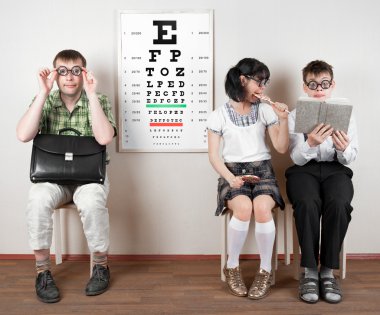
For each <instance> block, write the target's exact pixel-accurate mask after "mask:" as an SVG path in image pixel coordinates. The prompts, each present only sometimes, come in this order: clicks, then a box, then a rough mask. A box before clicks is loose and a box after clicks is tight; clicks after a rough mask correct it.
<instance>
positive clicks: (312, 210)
mask: <svg viewBox="0 0 380 315" xmlns="http://www.w3.org/2000/svg"><path fill="white" fill-rule="evenodd" d="M321 206H322V202H321V200H320V199H317V198H307V196H305V198H302V199H299V200H296V201H295V202H294V203H293V209H294V217H295V218H296V219H297V218H300V217H314V216H316V215H317V216H318V217H319V213H320V212H321Z"/></svg>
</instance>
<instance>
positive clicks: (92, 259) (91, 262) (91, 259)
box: [90, 253, 94, 278]
mask: <svg viewBox="0 0 380 315" xmlns="http://www.w3.org/2000/svg"><path fill="white" fill-rule="evenodd" d="M93 261H94V255H93V253H90V278H91V277H92V264H93Z"/></svg>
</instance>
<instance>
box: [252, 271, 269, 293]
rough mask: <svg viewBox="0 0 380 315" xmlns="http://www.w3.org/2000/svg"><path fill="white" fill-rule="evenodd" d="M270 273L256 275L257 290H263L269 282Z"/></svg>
mask: <svg viewBox="0 0 380 315" xmlns="http://www.w3.org/2000/svg"><path fill="white" fill-rule="evenodd" d="M269 277H270V273H258V274H257V275H256V277H255V287H256V288H257V289H258V290H260V291H261V290H263V289H265V286H266V283H267V282H268V281H269Z"/></svg>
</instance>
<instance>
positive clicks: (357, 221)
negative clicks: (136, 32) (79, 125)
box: [0, 0, 380, 254]
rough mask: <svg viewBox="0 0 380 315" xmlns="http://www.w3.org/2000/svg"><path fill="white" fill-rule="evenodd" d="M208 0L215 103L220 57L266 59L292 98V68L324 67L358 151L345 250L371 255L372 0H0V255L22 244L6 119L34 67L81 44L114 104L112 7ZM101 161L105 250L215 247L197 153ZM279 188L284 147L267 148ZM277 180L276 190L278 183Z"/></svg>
mask: <svg viewBox="0 0 380 315" xmlns="http://www.w3.org/2000/svg"><path fill="white" fill-rule="evenodd" d="M128 9H149V10H151V9H162V10H164V9H170V10H174V9H214V19H215V23H214V24H215V32H214V33H215V106H219V105H221V104H223V102H224V101H225V100H226V96H225V94H224V89H223V83H224V76H225V74H226V72H227V70H228V68H229V67H231V66H232V65H234V64H236V63H237V61H238V60H240V59H241V58H243V57H247V56H249V57H255V58H258V59H259V60H261V61H263V62H264V63H266V64H267V65H268V66H269V68H270V70H271V73H272V78H271V79H272V85H271V87H270V88H269V89H268V90H267V92H268V94H269V95H270V96H271V97H272V98H273V99H275V100H279V101H283V102H286V103H287V104H289V105H290V106H291V107H292V104H294V102H295V100H296V99H297V97H298V96H299V95H301V94H302V89H301V87H302V85H301V69H302V67H303V66H304V65H305V64H306V63H307V62H309V61H311V60H313V59H317V58H319V59H324V60H326V61H327V62H329V63H331V64H332V65H334V69H335V75H336V82H337V88H336V92H335V96H337V97H339V96H340V97H348V98H350V99H351V100H352V102H353V103H354V104H355V114H356V118H357V122H358V129H359V136H360V145H361V146H360V155H359V157H358V159H357V161H356V162H355V163H354V164H353V165H352V167H353V169H354V172H355V175H354V185H355V197H354V201H353V206H354V212H353V220H352V224H351V225H350V229H349V234H348V252H349V253H380V242H378V241H376V240H377V239H378V236H379V232H378V230H379V228H378V223H379V222H380V212H378V204H379V203H378V201H377V198H376V195H377V194H378V190H377V188H378V186H377V185H378V176H379V174H380V165H379V163H378V160H377V158H378V156H379V155H380V145H379V139H378V137H377V135H376V133H377V128H376V127H377V126H378V120H379V116H380V106H379V104H377V102H378V101H377V99H378V91H379V88H380V76H379V72H380V71H379V70H380V67H379V62H378V58H379V56H380V55H379V51H380V36H379V31H380V19H379V18H378V14H379V12H380V4H379V2H377V1H375V0H373V1H371V0H362V1H355V2H354V3H353V2H351V1H350V2H348V1H346V0H334V1H331V0H330V1H327V0H319V1H317V2H313V1H303V0H293V1H282V0H267V1H252V0H250V1H246V0H239V1H226V0H192V1H191V2H189V1H180V0H161V1H156V0H138V1H126V0H125V1H122V0H108V1H100V0H81V1H74V0H66V1H52V0H34V1H22V0H13V1H2V2H1V3H0V48H1V50H0V51H1V59H2V62H1V67H0V71H1V75H0V87H1V90H0V99H1V107H2V113H1V116H0V117H1V118H0V119H1V125H2V132H1V133H0V139H1V142H0V143H1V144H2V149H1V154H0V165H1V174H2V175H1V177H0V184H1V203H0V205H1V213H2V220H0V239H1V242H0V254H26V253H31V250H30V248H29V247H28V242H27V232H26V224H25V210H24V209H25V205H26V199H27V193H28V190H29V187H30V182H29V179H28V172H29V156H30V149H31V144H30V143H28V144H23V143H20V142H18V141H17V139H16V135H15V128H16V124H17V122H18V120H19V118H20V117H21V115H22V114H23V113H24V111H25V110H26V108H27V106H28V105H29V103H30V101H31V99H32V97H33V96H34V95H35V94H36V93H37V91H38V83H37V78H36V73H37V70H38V68H39V67H41V66H50V65H51V62H52V59H53V57H54V56H55V54H56V53H57V52H58V51H60V50H62V49H66V48H73V49H77V50H79V51H81V52H82V53H83V54H84V55H85V56H86V58H87V60H88V65H89V68H90V69H91V70H92V71H93V72H94V73H95V74H96V75H97V77H98V78H99V81H100V84H99V90H100V91H101V92H103V93H105V94H107V95H108V96H109V97H110V99H111V101H112V104H113V105H114V110H115V109H116V107H117V103H116V101H117V95H116V91H117V58H116V56H117V40H116V35H117V24H116V12H117V10H128ZM115 143H116V141H114V142H113V143H112V144H111V145H109V148H108V149H109V152H110V155H111V159H112V161H111V165H110V166H109V170H108V171H109V176H110V180H111V185H112V188H111V193H110V196H109V208H110V218H111V248H110V253H111V254H216V253H218V252H219V246H220V237H219V235H220V224H219V223H220V221H219V219H218V218H216V217H214V209H215V202H216V180H217V176H216V174H215V172H214V171H213V169H212V168H211V166H210V165H209V162H208V157H207V154H206V153H118V152H117V151H116V144H115ZM274 164H275V168H276V170H277V175H278V177H279V180H280V182H281V185H282V187H283V186H284V179H283V177H284V170H285V169H286V167H287V166H289V165H290V160H289V157H288V155H283V156H280V155H278V154H275V155H274ZM282 189H283V188H282ZM68 220H69V224H70V227H71V228H70V229H69V231H70V235H69V236H68V237H69V239H70V247H69V248H68V250H69V251H70V253H72V254H76V253H85V252H86V251H87V249H86V245H85V241H84V239H83V234H82V232H81V229H80V225H79V222H78V221H79V220H78V218H77V217H76V216H75V215H74V214H73V213H71V214H69V216H68Z"/></svg>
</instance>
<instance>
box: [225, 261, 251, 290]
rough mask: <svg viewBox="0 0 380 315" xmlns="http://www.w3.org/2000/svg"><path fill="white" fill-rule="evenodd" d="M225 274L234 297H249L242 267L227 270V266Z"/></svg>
mask: <svg viewBox="0 0 380 315" xmlns="http://www.w3.org/2000/svg"><path fill="white" fill-rule="evenodd" d="M223 273H224V275H225V276H226V282H227V285H228V288H229V289H230V291H231V293H232V294H233V295H236V296H247V294H248V290H247V287H246V286H245V284H244V281H243V276H242V275H241V269H240V266H237V267H235V268H227V266H225V267H224V268H223Z"/></svg>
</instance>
